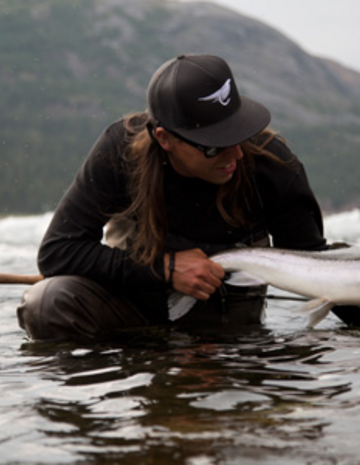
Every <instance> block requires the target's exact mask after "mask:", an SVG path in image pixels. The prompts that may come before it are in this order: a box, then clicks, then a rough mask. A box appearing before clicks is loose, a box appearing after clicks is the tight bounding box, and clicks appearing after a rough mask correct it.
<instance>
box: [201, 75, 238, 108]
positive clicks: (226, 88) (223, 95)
mask: <svg viewBox="0 0 360 465" xmlns="http://www.w3.org/2000/svg"><path fill="white" fill-rule="evenodd" d="M230 90H231V79H230V78H229V79H228V80H227V81H225V84H224V85H223V86H222V87H220V89H219V90H217V91H216V92H214V93H213V94H210V95H207V96H206V97H201V98H199V99H198V100H201V101H203V102H209V101H212V102H213V103H216V102H219V103H221V105H223V106H224V107H226V105H228V104H229V103H230V100H231V98H230V97H229V95H230Z"/></svg>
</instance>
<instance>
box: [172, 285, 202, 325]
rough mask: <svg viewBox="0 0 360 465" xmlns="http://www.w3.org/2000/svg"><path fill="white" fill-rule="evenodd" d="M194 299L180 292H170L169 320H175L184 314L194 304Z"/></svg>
mask: <svg viewBox="0 0 360 465" xmlns="http://www.w3.org/2000/svg"><path fill="white" fill-rule="evenodd" d="M195 302H196V299H195V298H194V297H191V296H190V295H185V294H182V293H181V292H172V293H171V294H170V295H169V297H168V309H169V320H171V321H175V320H178V319H179V318H181V317H182V316H184V315H186V314H187V313H188V312H189V311H190V310H191V309H192V307H193V306H194V304H195Z"/></svg>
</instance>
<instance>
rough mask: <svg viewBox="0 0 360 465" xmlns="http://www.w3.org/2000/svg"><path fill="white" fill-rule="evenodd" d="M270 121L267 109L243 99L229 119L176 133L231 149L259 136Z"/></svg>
mask: <svg viewBox="0 0 360 465" xmlns="http://www.w3.org/2000/svg"><path fill="white" fill-rule="evenodd" d="M270 119H271V115H270V112H269V110H268V109H267V108H266V107H264V106H263V105H262V104H260V103H258V102H255V101H254V100H251V99H249V98H246V97H241V106H240V108H239V109H238V110H237V112H236V113H233V114H232V115H231V116H230V117H229V118H226V119H224V120H222V121H220V122H219V123H216V124H212V125H210V126H204V127H202V128H195V129H184V128H174V131H176V132H177V133H178V134H179V135H181V136H183V137H184V138H185V139H188V140H190V141H192V142H195V143H197V144H200V145H205V146H208V147H230V146H233V145H237V144H240V143H241V142H244V141H246V140H247V139H249V138H250V137H252V136H255V135H256V134H258V133H259V132H260V131H262V130H263V129H264V128H265V127H266V126H267V125H268V124H269V123H270Z"/></svg>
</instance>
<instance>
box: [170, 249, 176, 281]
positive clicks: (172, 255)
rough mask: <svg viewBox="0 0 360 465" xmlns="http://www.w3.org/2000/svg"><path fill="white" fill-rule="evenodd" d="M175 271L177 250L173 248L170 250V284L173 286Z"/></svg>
mask: <svg viewBox="0 0 360 465" xmlns="http://www.w3.org/2000/svg"><path fill="white" fill-rule="evenodd" d="M174 271H175V252H174V251H173V250H169V279H168V284H169V286H170V287H171V286H172V282H173V281H172V277H173V274H174Z"/></svg>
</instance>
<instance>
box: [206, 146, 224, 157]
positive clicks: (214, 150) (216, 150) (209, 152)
mask: <svg viewBox="0 0 360 465" xmlns="http://www.w3.org/2000/svg"><path fill="white" fill-rule="evenodd" d="M224 150H225V148H224V147H206V148H205V150H204V154H205V157H206V158H213V157H216V156H217V155H220V153H221V152H223V151H224Z"/></svg>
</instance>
